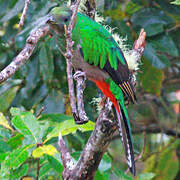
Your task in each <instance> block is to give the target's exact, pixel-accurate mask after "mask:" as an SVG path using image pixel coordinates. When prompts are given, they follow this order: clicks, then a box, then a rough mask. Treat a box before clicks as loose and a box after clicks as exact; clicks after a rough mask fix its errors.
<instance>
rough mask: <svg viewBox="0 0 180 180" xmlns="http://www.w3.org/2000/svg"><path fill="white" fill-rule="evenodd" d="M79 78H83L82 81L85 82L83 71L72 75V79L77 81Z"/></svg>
mask: <svg viewBox="0 0 180 180" xmlns="http://www.w3.org/2000/svg"><path fill="white" fill-rule="evenodd" d="M79 77H83V78H84V80H86V73H85V72H83V71H76V72H75V74H74V75H73V78H74V79H75V80H77V79H78V78H79Z"/></svg>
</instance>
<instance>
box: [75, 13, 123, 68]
mask: <svg viewBox="0 0 180 180" xmlns="http://www.w3.org/2000/svg"><path fill="white" fill-rule="evenodd" d="M76 26H78V27H79V29H80V38H81V46H82V50H83V55H84V60H85V61H87V62H89V63H90V64H93V65H95V66H99V67H100V68H101V69H103V68H104V66H105V64H106V61H109V63H110V65H111V67H112V68H113V69H114V70H117V66H118V63H119V62H120V63H121V64H122V65H125V66H126V60H125V58H124V56H123V53H122V52H121V50H120V48H119V47H118V45H117V43H116V42H115V40H114V39H113V37H112V35H111V34H110V33H109V32H108V31H107V30H106V29H105V28H104V27H103V26H102V25H100V24H98V23H96V22H95V21H93V20H91V19H90V18H88V17H87V16H85V15H83V14H80V13H78V22H77V25H76ZM118 61H119V62H118Z"/></svg>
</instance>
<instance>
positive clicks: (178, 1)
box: [171, 0, 180, 5]
mask: <svg viewBox="0 0 180 180" xmlns="http://www.w3.org/2000/svg"><path fill="white" fill-rule="evenodd" d="M171 4H176V5H180V0H176V1H173V2H171Z"/></svg>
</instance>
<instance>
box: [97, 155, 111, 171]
mask: <svg viewBox="0 0 180 180" xmlns="http://www.w3.org/2000/svg"><path fill="white" fill-rule="evenodd" d="M98 169H99V171H100V172H101V173H103V172H105V171H107V170H110V169H111V159H110V157H109V156H108V155H107V154H104V156H103V158H102V160H101V162H100V164H99V168H98Z"/></svg>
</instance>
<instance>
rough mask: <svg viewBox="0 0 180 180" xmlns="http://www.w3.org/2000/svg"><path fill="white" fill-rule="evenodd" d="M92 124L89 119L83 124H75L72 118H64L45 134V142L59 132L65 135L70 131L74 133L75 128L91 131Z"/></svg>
mask: <svg viewBox="0 0 180 180" xmlns="http://www.w3.org/2000/svg"><path fill="white" fill-rule="evenodd" d="M94 126H95V124H94V122H92V121H89V122H88V123H86V124H83V125H77V124H75V122H74V119H70V120H66V121H63V122H61V123H57V124H56V127H55V128H54V129H53V130H52V131H51V132H50V133H49V134H48V135H47V139H46V140H45V142H46V141H48V140H50V139H51V138H53V137H58V136H59V132H61V134H62V136H65V135H68V134H70V133H76V131H77V130H80V131H82V132H85V131H92V130H93V129H94Z"/></svg>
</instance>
